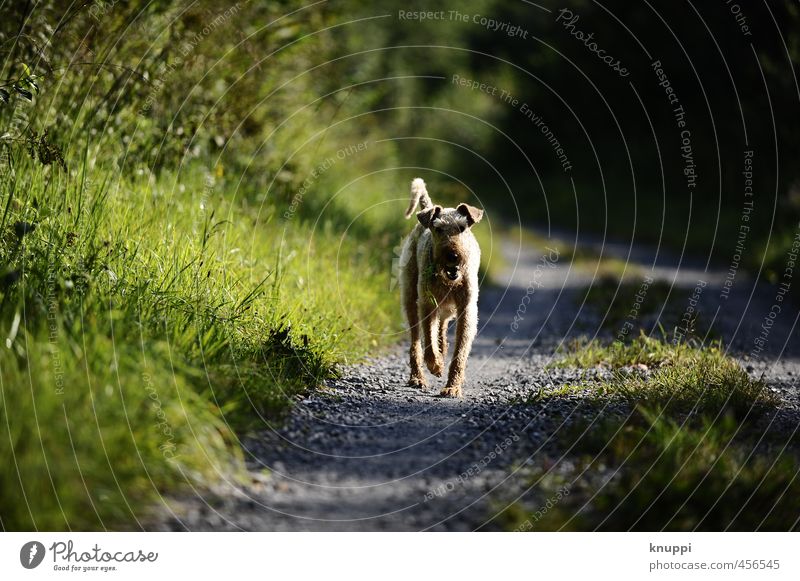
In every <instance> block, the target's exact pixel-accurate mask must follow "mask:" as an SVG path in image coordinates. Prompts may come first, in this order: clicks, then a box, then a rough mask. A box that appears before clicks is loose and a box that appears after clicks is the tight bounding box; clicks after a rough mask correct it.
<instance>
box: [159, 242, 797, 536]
mask: <svg viewBox="0 0 800 581" xmlns="http://www.w3.org/2000/svg"><path fill="white" fill-rule="evenodd" d="M610 250H611V251H612V252H614V253H616V254H617V255H619V253H620V252H621V253H622V257H623V258H625V257H626V254H627V253H626V252H625V249H624V248H623V249H621V250H619V249H613V248H611V249H610ZM501 251H502V252H503V254H504V255H505V257H506V259H507V260H508V263H509V264H510V265H511V266H510V267H509V268H508V270H507V272H506V273H505V276H504V277H503V280H502V281H501V284H500V285H498V286H495V287H487V288H484V289H482V294H481V298H480V325H479V333H478V337H477V339H476V341H475V344H474V348H473V353H472V356H471V358H470V362H469V368H468V374H467V381H468V383H467V385H466V386H465V397H464V399H463V400H445V399H439V398H437V397H435V394H436V393H438V390H439V388H440V387H441V385H443V384H442V381H443V380H439V381H437V382H434V383H433V384H432V387H431V388H430V389H429V390H428V391H426V392H421V391H419V390H416V389H412V388H409V387H407V386H405V381H406V379H407V373H408V372H407V360H406V356H405V346H403V348H402V349H400V348H398V349H397V351H396V352H393V353H391V354H389V355H387V356H385V357H381V358H378V359H374V360H372V361H369V362H368V363H366V364H364V365H359V366H355V367H351V368H348V369H346V370H345V373H344V376H343V378H342V379H341V380H336V381H331V382H329V384H328V386H327V388H326V389H324V390H320V391H318V392H315V393H314V394H313V395H312V396H310V397H309V398H308V399H306V400H304V401H303V402H302V403H299V404H298V405H297V406H296V408H295V409H294V411H293V414H292V416H291V418H290V420H289V422H288V423H287V424H285V425H281V426H279V427H276V429H275V430H269V431H265V432H263V433H262V434H260V435H259V436H258V437H257V438H251V439H249V440H247V441H245V442H243V445H244V448H245V454H246V457H247V460H248V465H249V467H250V468H251V469H252V470H253V471H254V473H257V472H259V471H263V469H268V471H269V475H268V476H265V477H261V478H259V479H258V483H256V484H254V485H253V486H251V487H248V488H247V489H245V490H237V491H235V492H231V493H224V492H223V493H221V494H218V495H215V496H214V497H213V498H210V497H206V498H200V497H198V498H192V499H188V500H183V501H180V502H178V503H176V505H175V506H174V507H173V509H174V510H175V512H174V514H173V515H172V516H170V517H168V518H166V519H165V520H164V521H163V522H162V523H161V524H160V525H159V527H158V528H163V529H173V530H185V529H189V530H221V529H233V530H474V529H476V528H489V529H491V528H495V527H496V526H497V523H496V522H495V521H494V520H493V517H494V516H495V515H496V514H497V512H498V509H499V508H501V507H502V506H503V502H505V501H507V499H510V498H515V497H517V496H518V495H519V494H520V493H522V492H524V491H526V490H527V489H526V486H527V484H526V479H525V478H522V477H519V474H520V473H521V472H520V467H524V466H525V465H526V464H527V465H535V464H536V463H537V462H541V461H542V459H543V458H545V457H558V454H559V452H558V441H557V433H558V430H559V428H560V427H562V426H563V423H564V422H565V420H566V421H569V418H570V417H571V415H572V414H573V413H574V411H575V405H576V404H575V403H574V401H573V402H567V401H564V402H559V401H555V402H552V401H551V402H549V403H548V404H547V405H542V406H538V407H537V406H531V405H518V404H517V403H515V402H519V400H520V399H524V398H525V397H527V396H528V395H529V394H530V393H531V392H533V391H534V390H536V389H538V388H539V387H541V386H547V385H548V384H553V385H559V384H561V383H564V382H568V381H574V380H577V379H578V372H577V371H575V370H546V369H545V366H546V364H547V363H548V362H549V361H550V360H551V358H552V357H553V352H554V348H555V346H556V345H557V344H558V343H559V342H560V341H561V340H562V339H563V338H564V337H569V336H576V335H580V334H588V335H590V336H591V335H593V334H594V333H595V331H596V330H597V329H598V327H599V322H600V321H599V319H600V317H599V316H598V315H597V314H595V313H591V312H589V311H587V310H586V309H585V308H584V309H581V308H580V305H579V301H578V300H577V298H578V297H580V296H582V294H583V293H582V290H584V289H585V288H586V286H587V285H589V284H590V283H591V280H592V273H591V272H586V271H583V270H580V269H577V268H574V267H572V266H571V264H570V263H569V262H567V261H565V260H561V259H560V258H559V259H556V257H555V255H553V254H549V253H548V252H547V251H546V250H544V249H540V248H535V247H532V246H522V245H521V243H520V242H519V241H506V242H505V243H504V246H503V248H502V249H501ZM652 256H653V253H647V252H644V253H642V252H639V253H638V255H637V256H633V257H631V259H630V263H631V264H637V265H638V266H639V267H640V268H641V269H643V270H644V271H646V272H653V273H654V276H655V277H656V278H658V279H663V280H668V281H670V282H671V283H673V284H675V286H677V287H681V288H687V289H690V291H691V289H693V288H694V287H695V285H696V284H697V281H698V279H702V280H704V281H705V282H706V283H707V285H706V287H705V288H704V289H703V292H702V295H701V304H702V309H703V312H704V313H708V314H709V316H708V319H709V320H711V319H712V318H713V320H714V326H715V330H716V331H717V332H718V333H719V334H720V335H722V337H723V339H724V340H725V341H726V344H730V345H732V346H733V348H734V349H736V351H737V353H738V354H746V353H748V352H749V351H750V349H752V345H753V338H754V337H756V336H757V335H758V334H759V332H760V330H761V325H762V324H763V321H764V317H765V316H767V315H768V313H769V311H770V307H771V305H772V303H773V301H774V295H775V289H774V288H771V287H766V286H762V285H754V284H753V283H752V282H748V281H747V280H746V279H745V278H744V276H743V275H741V276H739V277H738V278H737V279H736V284H735V285H734V290H733V291H732V293H731V295H730V297H729V298H727V299H723V298H720V289H721V287H722V285H723V283H724V280H725V272H724V271H710V272H705V271H704V269H703V267H702V266H697V265H689V266H685V265H680V264H679V262H678V261H676V260H674V259H672V260H670V259H669V258H668V257H663V256H662V257H661V258H660V260H659V261H658V262H657V263H656V264H655V265H653V264H652ZM799 284H800V283H799ZM526 295H527V296H528V298H529V299H530V301H528V299H526V300H525V301H524V302H523V297H525V296H526ZM523 304H524V305H525V306H523V307H521V306H520V305H523ZM523 311H524V312H523ZM790 311H791V312H790ZM796 322H797V309H796V307H792V308H791V309H790V308H789V307H788V306H786V307H785V308H784V312H783V313H782V315H781V316H780V317H778V318H777V320H776V321H775V323H774V325H773V326H772V327H771V329H770V333H769V339H768V342H767V348H766V349H765V351H764V354H763V356H762V358H761V360H759V361H752V362H745V364H746V365H749V366H750V367H749V369H750V370H751V371H752V373H754V374H759V373H762V372H764V373H765V374H766V377H767V378H768V380H769V381H770V383H771V385H774V386H776V387H777V388H778V389H780V390H781V392H782V393H783V394H784V397H785V399H786V401H787V406H788V407H794V408H795V409H796V408H797V391H798V390H797V377H798V374H800V362H799V361H798V358H797V355H798V353H800V349H798V341H797V337H796V335H797V333H796V332H793V330H794V325H795V323H796ZM605 335H607V336H613V332H611V333H609V332H608V331H607V332H605ZM787 338H789V339H791V340H790V341H789V342H788V343H787ZM778 358H779V361H776V360H777V359H778ZM562 461H569V459H568V458H567V459H563V458H562ZM535 493H536V491H533V494H535Z"/></svg>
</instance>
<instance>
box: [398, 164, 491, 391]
mask: <svg viewBox="0 0 800 581" xmlns="http://www.w3.org/2000/svg"><path fill="white" fill-rule="evenodd" d="M418 204H419V206H420V208H421V210H420V211H419V212H417V219H418V220H419V224H417V225H416V226H414V230H412V231H411V234H409V235H408V238H406V240H405V243H404V244H403V252H402V254H401V256H400V295H401V299H402V303H403V308H404V310H405V314H406V318H407V320H408V326H409V327H410V329H411V352H410V357H411V379H409V381H408V383H409V385H414V386H417V387H421V388H424V387H426V386H427V383H426V381H425V375H424V373H423V371H422V366H421V360H422V359H423V357H424V359H425V365H426V366H427V367H428V370H429V371H430V372H431V373H433V374H434V375H435V376H436V377H441V376H442V373H443V371H444V361H445V358H446V357H447V325H448V324H449V323H450V321H452V320H453V319H456V345H455V352H454V354H453V361H452V362H451V363H450V372H449V374H448V376H447V385H446V386H445V387H444V389H443V390H442V392H441V393H440V394H439V395H441V396H442V397H461V387H462V385H463V384H464V371H465V368H466V366H467V357H468V356H469V352H470V349H472V340H473V339H474V338H475V332H476V331H477V328H478V265H479V264H480V261H481V250H480V248H479V247H478V241H477V240H476V239H475V236H473V234H472V232H471V231H470V228H471V227H472V226H473V225H474V224H476V223H478V222H480V220H481V218H482V217H483V210H479V209H478V208H473V207H472V206H468V205H467V204H459V205H458V207H457V208H442V207H441V206H435V205H433V202H431V198H430V196H428V191H427V189H426V188H425V182H424V181H422V180H421V179H420V178H416V179H415V180H413V181H412V182H411V203H410V204H409V206H408V210H406V218H410V217H411V214H412V213H413V212H414V209H415V208H416V207H417V205H418ZM420 335H421V340H422V341H421V342H420Z"/></svg>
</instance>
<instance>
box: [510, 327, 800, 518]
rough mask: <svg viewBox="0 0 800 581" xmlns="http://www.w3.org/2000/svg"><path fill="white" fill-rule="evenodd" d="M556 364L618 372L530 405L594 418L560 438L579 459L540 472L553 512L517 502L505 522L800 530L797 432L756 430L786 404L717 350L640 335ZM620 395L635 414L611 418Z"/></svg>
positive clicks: (594, 346)
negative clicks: (567, 406) (554, 404)
mask: <svg viewBox="0 0 800 581" xmlns="http://www.w3.org/2000/svg"><path fill="white" fill-rule="evenodd" d="M555 365H557V366H578V367H592V366H597V365H602V366H605V367H608V368H610V376H609V377H608V378H607V379H591V380H587V381H585V382H580V383H575V384H567V385H563V386H559V387H556V388H554V389H551V390H548V391H540V392H537V394H536V396H535V397H534V398H532V400H531V401H529V402H528V403H529V404H530V403H537V402H540V401H546V400H549V399H565V398H569V399H576V398H577V401H578V402H580V404H579V405H581V406H583V405H587V404H588V406H589V407H587V408H584V409H585V410H586V411H587V412H588V411H589V410H590V409H592V410H594V411H593V412H592V413H587V414H586V415H582V417H581V419H578V420H577V421H575V422H574V423H572V424H570V425H568V426H567V427H566V428H564V429H563V431H561V432H559V434H558V436H557V442H558V446H559V447H560V448H561V449H563V450H568V451H569V456H570V457H571V458H573V459H575V462H570V463H569V464H566V465H565V466H563V467H562V466H561V465H559V464H556V465H554V466H552V467H551V468H550V469H547V470H544V469H540V470H538V471H536V472H535V473H534V474H533V475H532V476H531V484H532V486H533V487H534V489H535V490H536V491H537V494H536V496H537V498H539V499H540V500H541V502H545V501H546V500H549V503H548V504H547V506H545V507H544V508H543V506H541V505H540V506H534V505H531V504H530V503H529V502H528V503H520V502H515V503H512V504H511V506H509V507H504V508H503V512H502V515H501V523H502V526H503V527H505V528H507V529H509V530H520V531H528V530H595V529H596V530H648V531H652V530H682V531H685V530H695V529H696V530H796V529H797V527H798V523H797V519H798V514H797V510H796V508H794V507H793V504H792V503H793V501H792V499H793V498H795V497H796V496H797V494H798V493H800V478H798V475H799V472H798V471H800V463H799V462H798V458H797V456H796V450H797V441H796V437H794V436H786V435H782V434H781V433H777V432H769V431H764V430H763V429H762V428H760V427H757V426H760V425H762V424H760V423H759V420H760V419H762V418H766V417H768V415H769V414H771V413H773V412H774V410H775V409H777V408H778V407H779V406H780V405H781V402H780V399H779V398H778V397H777V396H776V395H775V394H774V393H773V392H772V391H771V390H770V389H769V388H768V386H767V385H766V383H765V382H764V381H763V380H761V379H753V378H751V377H750V376H749V375H748V374H747V372H746V371H745V370H744V369H742V367H741V366H740V364H739V363H738V362H737V361H736V360H734V359H732V358H731V357H729V356H727V355H726V354H725V352H724V350H723V348H722V346H721V345H720V344H719V343H713V344H711V345H708V346H702V345H700V344H697V343H696V342H690V343H672V342H668V341H665V340H663V339H661V340H659V339H656V338H651V337H647V336H645V335H643V334H642V335H640V336H639V337H638V338H636V339H635V340H633V341H631V342H629V343H620V342H615V343H612V344H606V343H603V342H600V341H597V340H594V341H579V342H575V343H573V344H572V345H571V346H570V347H569V348H568V350H567V353H566V354H565V356H564V357H563V358H562V359H561V360H559V361H558V362H556V364H555ZM613 400H617V401H619V400H622V401H624V402H626V403H627V404H628V405H629V406H630V408H629V409H630V410H631V414H630V415H629V416H627V417H623V416H612V415H610V414H609V413H608V412H606V411H603V408H604V406H605V405H606V404H607V403H608V402H610V401H613ZM591 418H594V419H591ZM565 491H566V492H565ZM553 498H557V501H556V502H554V501H553V500H552V499H553Z"/></svg>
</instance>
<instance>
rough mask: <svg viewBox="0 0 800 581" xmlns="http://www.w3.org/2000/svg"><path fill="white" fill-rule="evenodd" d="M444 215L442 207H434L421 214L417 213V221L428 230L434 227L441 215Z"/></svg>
mask: <svg viewBox="0 0 800 581" xmlns="http://www.w3.org/2000/svg"><path fill="white" fill-rule="evenodd" d="M441 213H442V207H441V206H433V207H432V208H426V209H424V210H422V211H420V212H417V220H419V223H420V224H422V225H423V226H425V227H426V228H430V227H431V225H433V221H434V220H435V219H436V218H438V217H439V214H441Z"/></svg>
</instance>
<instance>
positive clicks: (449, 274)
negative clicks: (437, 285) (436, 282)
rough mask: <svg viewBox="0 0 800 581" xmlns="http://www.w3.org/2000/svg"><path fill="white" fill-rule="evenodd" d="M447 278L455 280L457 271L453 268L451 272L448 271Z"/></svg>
mask: <svg viewBox="0 0 800 581" xmlns="http://www.w3.org/2000/svg"><path fill="white" fill-rule="evenodd" d="M447 278H449V279H450V280H456V279H457V278H458V270H457V269H455V268H454V269H452V270H450V269H448V270H447Z"/></svg>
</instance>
